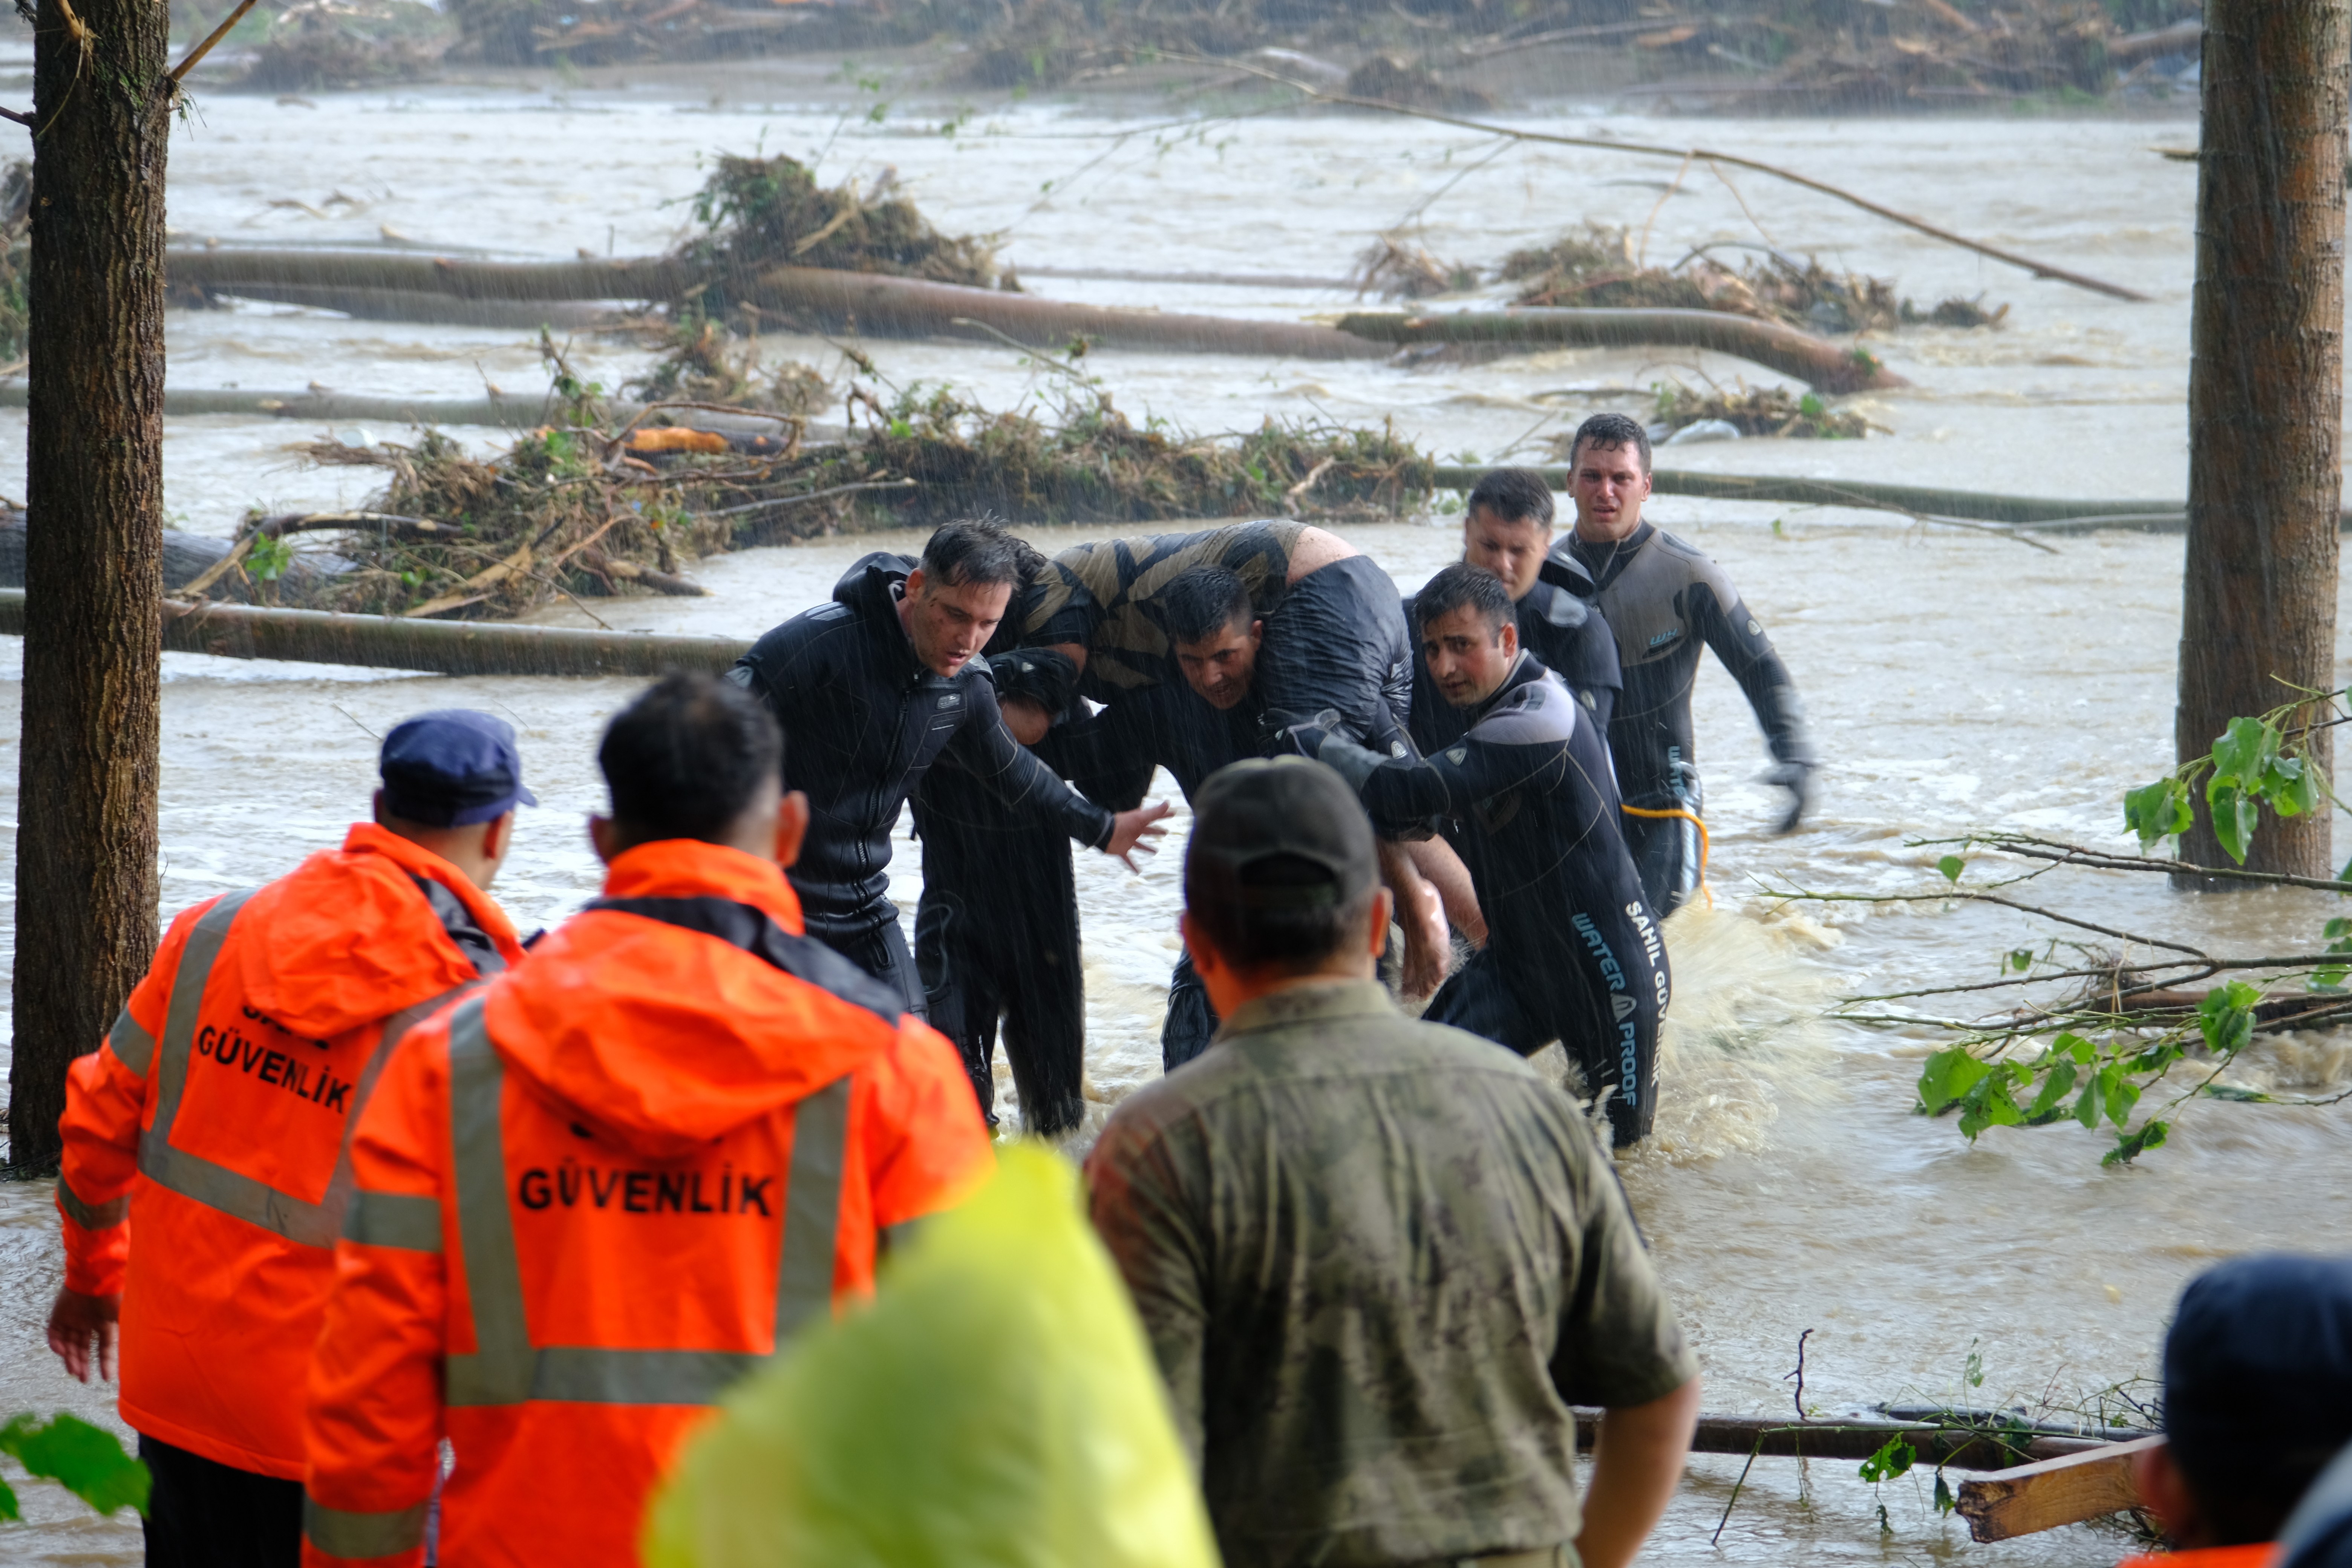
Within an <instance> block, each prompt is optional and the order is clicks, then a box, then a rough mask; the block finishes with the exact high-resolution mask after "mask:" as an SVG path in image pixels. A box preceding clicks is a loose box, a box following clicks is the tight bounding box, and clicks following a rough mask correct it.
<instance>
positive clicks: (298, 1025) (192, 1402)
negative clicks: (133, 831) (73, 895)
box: [58, 824, 522, 1479]
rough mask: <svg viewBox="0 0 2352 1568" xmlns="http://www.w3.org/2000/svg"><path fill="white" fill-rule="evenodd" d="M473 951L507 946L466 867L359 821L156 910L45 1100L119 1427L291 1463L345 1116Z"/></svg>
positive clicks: (334, 1227)
mask: <svg viewBox="0 0 2352 1568" xmlns="http://www.w3.org/2000/svg"><path fill="white" fill-rule="evenodd" d="M428 888H429V889H430V892H429V893H428V892H427V891H426V890H425V889H428ZM469 948H470V949H471V950H472V951H473V952H478V954H479V955H480V956H481V960H482V963H483V964H484V966H485V967H488V968H490V969H493V970H496V969H499V968H503V967H504V966H505V965H506V964H507V963H510V962H512V961H514V960H517V959H520V957H521V956H522V950H521V949H520V947H519V946H517V945H516V943H515V940H514V932H513V930H512V928H511V927H510V926H509V924H508V923H507V921H506V919H505V917H504V916H503V915H502V914H501V913H500V912H499V909H498V907H497V906H496V905H495V904H493V903H491V902H490V900H488V898H487V897H485V896H484V895H483V894H482V893H481V892H479V891H478V890H477V889H475V888H474V887H473V885H472V883H471V882H470V881H468V880H467V878H466V876H465V874H464V873H463V872H461V871H459V870H458V869H457V868H456V867H454V866H452V865H450V864H448V863H447V862H446V861H445V860H443V859H441V858H440V857H438V856H436V855H434V854H432V853H430V852H429V851H427V850H425V849H422V848H420V847H417V846H416V845H415V844H412V843H410V842H408V841H407V840H405V839H403V838H399V837H395V836H394V835H392V834H390V833H387V832H385V831H384V830H383V828H381V827H378V826H374V825H373V824H361V825H359V826H354V827H353V828H352V830H351V832H350V834H349V835H348V836H347V837H346V838H345V840H344V844H343V847H341V849H338V850H331V851H325V852H322V853H320V854H318V855H313V856H311V857H310V858H309V859H307V860H305V861H304V862H303V863H302V865H301V866H300V867H299V868H297V869H296V870H295V871H294V872H293V873H292V874H291V875H290V876H288V877H285V878H282V879H279V880H278V881H276V882H273V883H270V884H269V885H268V886H267V887H264V888H261V889H249V890H247V891H243V892H236V893H230V894H226V895H224V896H222V897H220V898H217V899H215V900H211V901H210V902H208V903H205V904H202V905H199V906H197V907H196V908H195V909H193V910H187V911H185V912H184V913H183V914H181V915H180V916H179V918H177V919H176V920H174V921H173V923H172V927H171V931H169V933H168V934H167V935H166V936H165V938H164V940H163V946H162V948H161V950H160V951H159V952H157V954H156V961H155V965H154V967H153V968H152V970H151V971H150V972H149V973H148V975H147V978H146V979H145V980H143V981H142V982H141V983H140V984H139V985H138V987H137V988H136V989H135V990H134V991H133V992H132V993H131V1000H130V1002H129V1004H128V1005H126V1006H125V1007H124V1008H123V1011H122V1014H121V1016H120V1017H118V1018H117V1019H116V1020H115V1023H114V1026H113V1028H112V1029H110V1031H109V1032H108V1035H107V1038H106V1041H105V1043H104V1044H103V1045H102V1046H101V1047H100V1049H99V1050H98V1051H96V1052H95V1053H93V1054H92V1055H89V1056H87V1057H83V1058H80V1059H79V1060H78V1061H76V1062H75V1063H74V1064H73V1067H72V1068H71V1071H70V1073H69V1074H68V1081H67V1091H66V1110H65V1113H64V1115H63V1116H62V1117H61V1118H60V1119H59V1130H60V1131H61V1133H62V1134H63V1137H64V1142H65V1153H64V1159H63V1164H62V1170H61V1173H60V1175H59V1178H58V1210H59V1211H60V1212H61V1214H62V1215H64V1222H63V1226H64V1231H65V1242H66V1283H67V1285H68V1287H69V1288H70V1289H75V1290H79V1291H82V1292H85V1293H88V1294H91V1295H113V1294H116V1293H120V1294H121V1296H122V1298H123V1301H122V1346H121V1370H122V1399H121V1410H122V1417H123V1419H124V1420H125V1421H127V1422H129V1423H130V1424H131V1426H133V1427H135V1428H137V1429H138V1430H140V1431H142V1432H145V1433H148V1434H150V1435H151V1436H155V1437H158V1438H161V1439H163V1441H165V1442H168V1443H172V1444H174V1445H176V1446H178V1447H184V1448H187V1449H189V1450H191V1451H192V1452H194V1453H198V1454H202V1455H203V1456H205V1458H210V1459H215V1460H217V1461H218V1462H220V1463H222V1464H226V1465H231V1466H234V1467H236V1468H239V1469H245V1470H251V1471H257V1472H258V1473H261V1474H264V1475H269V1476H277V1477H281V1478H285V1479H296V1478H299V1476H300V1475H301V1474H302V1440H301V1409H302V1405H301V1394H300V1390H301V1388H302V1384H303V1378H304V1373H305V1369H306V1366H307V1363H308V1361H309V1349H310V1342H311V1341H312V1340H313V1339H314V1338H315V1337H316V1336H317V1333H318V1326H319V1322H320V1311H321V1310H322V1305H323V1302H324V1299H325V1296H326V1290H327V1285H328V1281H329V1279H330V1277H331V1274H332V1272H333V1268H334V1252H333V1247H334V1244H335V1239H336V1237H337V1235H338V1234H339V1233H340V1232H341V1228H342V1224H343V1217H344V1213H345V1210H346V1208H347V1206H348V1205H349V1203H350V1199H351V1194H352V1163H351V1159H352V1156H351V1134H352V1127H353V1126H354V1124H355V1123H356V1121H357V1120H358V1113H359V1110H360V1108H361V1106H362V1104H363V1103H364V1102H365V1101H366V1100H367V1097H368V1094H369V1092H370V1090H371V1089H372V1088H373V1084H374V1082H375V1080H376V1078H377V1076H378V1074H379V1073H380V1072H381V1071H382V1070H383V1062H384V1059H385V1058H386V1057H387V1056H388V1055H389V1054H390V1053H391V1048H392V1047H393V1046H394V1045H395V1044H396V1043H397V1042H398V1040H399V1039H400V1037H402V1035H403V1034H404V1032H405V1031H406V1030H407V1029H408V1028H409V1027H411V1026H414V1025H415V1024H416V1023H418V1022H421V1021H422V1020H423V1018H424V1017H425V1016H426V1015H427V1014H428V1013H430V1012H431V1011H432V1010H433V1009H434V1008H435V1007H436V1006H438V1005H441V1004H442V1003H443V1002H445V1001H446V1000H447V999H448V998H449V997H450V996H451V995H452V994H454V993H455V992H456V991H457V990H458V989H459V988H461V987H463V986H464V985H467V984H473V983H474V982H475V980H476V968H475V960H474V957H473V956H471V955H470V954H469V951H468V950H469ZM151 1228H152V1234H153V1237H155V1238H156V1239H155V1240H154V1241H152V1242H151V1244H150V1245H148V1246H146V1247H136V1248H134V1247H132V1246H131V1237H132V1236H133V1235H134V1234H138V1233H141V1232H144V1231H148V1230H150V1229H151Z"/></svg>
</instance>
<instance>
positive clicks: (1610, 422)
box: [1568, 414, 1650, 474]
mask: <svg viewBox="0 0 2352 1568" xmlns="http://www.w3.org/2000/svg"><path fill="white" fill-rule="evenodd" d="M1587 442H1591V444H1592V445H1593V446H1595V447H1633V450H1634V451H1636V452H1638V453H1640V454H1641V455H1642V471H1643V473H1645V474H1646V473H1648V472H1649V471H1650V433H1649V432H1648V431H1647V430H1644V429H1643V428H1642V422H1641V421H1640V420H1638V419H1633V418H1629V417H1627V416H1625V415H1622V414H1596V415H1594V416H1592V417H1591V418H1590V419H1587V420H1586V421H1585V422H1584V423H1583V424H1581V425H1580V426H1577V427H1576V438H1575V439H1574V440H1572V441H1570V443H1569V444H1568V466H1569V467H1570V468H1574V467H1576V459H1577V458H1580V457H1581V456H1582V455H1583V453H1584V447H1585V444H1586V443H1587Z"/></svg>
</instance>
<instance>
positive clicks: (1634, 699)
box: [1552, 414, 1819, 918]
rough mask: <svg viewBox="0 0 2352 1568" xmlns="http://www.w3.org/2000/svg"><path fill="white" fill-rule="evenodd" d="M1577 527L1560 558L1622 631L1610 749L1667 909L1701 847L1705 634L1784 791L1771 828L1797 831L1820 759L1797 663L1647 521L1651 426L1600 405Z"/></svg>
mask: <svg viewBox="0 0 2352 1568" xmlns="http://www.w3.org/2000/svg"><path fill="white" fill-rule="evenodd" d="M1568 458H1569V495H1570V499H1571V500H1574V502H1575V503H1576V529H1575V531H1574V532H1573V533H1571V534H1570V537H1569V538H1568V539H1567V540H1565V541H1563V542H1562V544H1561V545H1558V546H1555V547H1554V548H1553V551H1552V554H1553V557H1554V558H1555V559H1559V560H1565V561H1572V562H1574V563H1578V564H1580V565H1581V566H1582V567H1583V568H1584V570H1585V571H1586V572H1587V573H1588V574H1591V579H1592V582H1593V585H1594V595H1595V600H1596V602H1597V603H1598V605H1599V606H1600V609H1601V615H1602V616H1604V617H1605V618H1606V619H1607V621H1608V624H1609V626H1610V629H1611V630H1612V631H1613V632H1614V633H1615V634H1616V637H1617V656H1618V659H1619V662H1620V664H1621V665H1622V676H1623V681H1624V687H1623V690H1622V694H1621V695H1620V696H1619V698H1618V700H1617V710H1616V712H1615V714H1614V715H1613V716H1612V718H1611V720H1610V721H1609V749H1610V752H1611V754H1612V757H1613V758H1614V760H1615V763H1616V768H1617V782H1618V784H1619V786H1620V788H1621V791H1622V795H1623V799H1624V805H1623V809H1624V812H1625V815H1626V817H1627V820H1626V823H1625V839H1626V844H1627V846H1628V847H1630V848H1631V849H1632V850H1633V863H1634V865H1635V866H1636V867H1637V868H1639V869H1640V870H1641V873H1642V886H1643V889H1644V890H1645V891H1646V892H1647V893H1648V894H1649V899H1650V907H1651V908H1652V909H1653V910H1656V911H1657V913H1658V915H1659V916H1660V917H1661V918H1664V916H1666V915H1670V914H1672V913H1674V911H1675V910H1677V909H1680V908H1681V907H1682V905H1683V902H1684V900H1686V899H1688V898H1689V897H1690V895H1691V893H1692V892H1693V891H1694V890H1695V889H1696V888H1697V886H1698V882H1699V877H1700V871H1701V867H1702V864H1703V861H1704V857H1705V839H1704V837H1703V834H1704V828H1703V826H1701V817H1702V815H1703V806H1704V801H1705V795H1704V793H1703V792H1702V790H1701V788H1700V784H1699V773H1698V748H1697V745H1696V740H1695V737H1694V734H1693V731H1692V727H1691V706H1690V704H1691V683H1692V682H1693V680H1694V679H1696V677H1697V675H1698V660H1699V647H1700V645H1701V644H1705V645H1706V647H1711V648H1713V649H1715V656H1716V658H1719V659H1721V660H1722V661H1723V667H1724V668H1726V669H1727V670H1729V671H1730V672H1731V678H1732V679H1734V680H1736V681H1738V683H1739V689H1740V691H1741V692H1742V693H1743V694H1744V695H1745V696H1746V697H1747V699H1748V706H1749V707H1751V708H1753V709H1754V710H1756V721H1757V723H1758V724H1759V725H1760V726H1762V728H1763V731H1764V740H1765V743H1766V744H1767V745H1768V746H1769V747H1770V749H1771V752H1772V759H1773V765H1772V767H1771V768H1770V769H1769V770H1768V771H1767V772H1766V773H1764V774H1763V775H1762V779H1761V781H1760V782H1762V783H1765V784H1773V785H1775V786H1777V787H1779V788H1780V789H1785V790H1787V791H1788V792H1789V796H1790V800H1789V808H1788V811H1787V813H1786V814H1785V815H1783V816H1782V817H1781V818H1780V823H1779V825H1778V826H1776V827H1774V829H1773V831H1774V832H1775V833H1793V832H1795V831H1796V829H1797V826H1798V824H1800V823H1801V822H1802V821H1803V820H1804V817H1805V813H1806V811H1807V810H1808V809H1809V808H1811V805H1812V802H1813V789H1814V783H1813V773H1814V770H1815V768H1816V767H1817V766H1818V765H1819V764H1818V763H1816V761H1815V760H1814V756H1813V750H1812V746H1811V742H1809V741H1808V740H1807V739H1806V735H1805V726H1804V715H1803V713H1802V711H1801V710H1800V708H1799V706H1798V702H1797V689H1796V686H1795V684H1794V682H1793V681H1791V679H1790V676H1789V667H1788V666H1787V665H1785V664H1783V663H1782V662H1781V661H1780V655H1779V654H1778V653H1777V652H1775V651H1774V650H1773V647H1772V643H1771V639H1770V638H1769V637H1766V636H1765V635H1764V626H1763V623H1762V622H1760V621H1759V620H1758V619H1757V618H1756V616H1755V613H1754V612H1753V611H1751V610H1749V609H1748V606H1747V605H1745V604H1744V603H1742V602H1741V600H1740V597H1739V593H1738V589H1736V588H1734V587H1733V586H1732V585H1731V581H1730V579H1729V578H1727V577H1726V576H1725V575H1724V573H1723V568H1722V567H1720V566H1717V564H1716V563H1714V562H1712V561H1710V560H1708V559H1707V558H1706V556H1705V555H1703V554H1701V553H1700V552H1698V551H1697V550H1696V549H1695V548H1693V547H1692V546H1691V545H1689V544H1686V543H1685V542H1683V541H1681V540H1679V539H1676V538H1675V536H1674V535H1673V534H1671V533H1667V532H1665V531H1663V530H1661V529H1659V528H1657V527H1656V526H1655V525H1654V524H1651V523H1647V522H1644V521H1642V503H1643V502H1644V501H1646V500H1649V497H1650V482H1651V481H1650V437H1649V435H1648V433H1647V432H1646V431H1644V430H1643V428H1642V426H1641V424H1640V423H1639V422H1638V421H1636V420H1633V419H1629V418H1627V417H1626V416H1624V415H1622V414H1596V415H1594V416H1592V417H1591V418H1590V419H1587V420H1586V421H1585V422H1584V423H1583V424H1582V425H1580V426H1577V431H1576V437H1575V439H1574V440H1573V441H1572V442H1571V443H1570V447H1569V454H1568Z"/></svg>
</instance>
